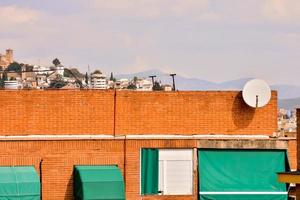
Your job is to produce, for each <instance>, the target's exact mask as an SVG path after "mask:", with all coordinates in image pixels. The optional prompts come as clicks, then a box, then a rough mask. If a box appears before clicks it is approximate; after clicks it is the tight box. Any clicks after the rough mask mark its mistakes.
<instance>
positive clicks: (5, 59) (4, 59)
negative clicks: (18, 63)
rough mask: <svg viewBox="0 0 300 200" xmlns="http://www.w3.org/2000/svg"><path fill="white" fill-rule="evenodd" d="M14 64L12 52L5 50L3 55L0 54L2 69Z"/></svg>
mask: <svg viewBox="0 0 300 200" xmlns="http://www.w3.org/2000/svg"><path fill="white" fill-rule="evenodd" d="M13 62H14V56H13V50H12V49H7V50H6V54H5V55H1V54H0V66H1V67H3V68H4V69H5V68H7V66H8V65H9V64H11V63H13Z"/></svg>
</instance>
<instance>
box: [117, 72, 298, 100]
mask: <svg viewBox="0 0 300 200" xmlns="http://www.w3.org/2000/svg"><path fill="white" fill-rule="evenodd" d="M150 75H156V76H157V77H156V80H160V81H161V82H162V83H163V84H172V79H171V77H170V76H169V74H168V73H166V72H163V71H161V70H158V69H152V70H147V71H142V72H138V73H132V74H119V75H116V76H115V77H116V78H128V79H132V78H133V77H134V76H137V77H139V78H148V77H149V76H150ZM251 79H253V78H250V77H249V78H240V79H235V80H229V81H224V82H219V83H216V82H211V81H207V80H203V79H199V78H187V77H184V76H181V75H180V74H177V75H176V77H175V83H176V88H177V89H178V90H242V89H243V86H244V85H245V83H246V82H247V81H249V80H251ZM270 87H271V89H272V90H277V91H278V99H279V100H281V99H283V100H285V99H294V98H298V97H299V98H300V86H296V85H288V84H273V85H270ZM299 102H300V99H299ZM299 104H300V103H299Z"/></svg>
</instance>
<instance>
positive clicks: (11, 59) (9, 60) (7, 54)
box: [6, 49, 14, 64]
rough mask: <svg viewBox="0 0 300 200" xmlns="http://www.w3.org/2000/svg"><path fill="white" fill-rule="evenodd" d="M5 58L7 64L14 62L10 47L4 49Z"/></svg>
mask: <svg viewBox="0 0 300 200" xmlns="http://www.w3.org/2000/svg"><path fill="white" fill-rule="evenodd" d="M6 60H7V62H9V64H10V63H13V62H14V55H13V50H12V49H6Z"/></svg>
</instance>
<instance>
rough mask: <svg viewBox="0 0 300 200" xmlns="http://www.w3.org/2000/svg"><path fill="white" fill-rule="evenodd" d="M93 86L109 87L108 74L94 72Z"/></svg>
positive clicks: (95, 87)
mask: <svg viewBox="0 0 300 200" xmlns="http://www.w3.org/2000/svg"><path fill="white" fill-rule="evenodd" d="M91 87H92V89H102V90H104V89H108V86H107V80H106V76H105V75H104V74H100V73H94V74H92V75H91Z"/></svg>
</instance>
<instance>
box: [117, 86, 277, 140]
mask: <svg viewBox="0 0 300 200" xmlns="http://www.w3.org/2000/svg"><path fill="white" fill-rule="evenodd" d="M116 105H117V106H116V107H117V114H116V133H117V134H120V135H122V134H124V135H125V134H211V133H212V134H267V135H271V134H272V133H273V132H274V131H276V129H277V93H276V92H273V93H272V99H271V102H270V103H269V104H268V105H267V106H265V107H263V108H259V109H253V108H250V107H249V106H247V105H246V104H245V103H244V101H243V99H242V96H241V93H240V92H224V91H223V92H163V93H161V92H126V91H122V92H118V93H117V102H116Z"/></svg>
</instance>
